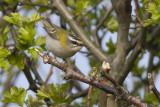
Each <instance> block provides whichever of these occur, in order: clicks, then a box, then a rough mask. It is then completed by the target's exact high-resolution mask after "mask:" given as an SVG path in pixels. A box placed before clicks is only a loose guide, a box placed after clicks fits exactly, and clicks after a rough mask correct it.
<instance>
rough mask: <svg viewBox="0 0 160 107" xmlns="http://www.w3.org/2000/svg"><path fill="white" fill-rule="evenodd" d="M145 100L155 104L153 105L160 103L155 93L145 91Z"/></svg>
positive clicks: (156, 105) (156, 106)
mask: <svg viewBox="0 0 160 107" xmlns="http://www.w3.org/2000/svg"><path fill="white" fill-rule="evenodd" d="M144 102H146V103H147V104H151V105H153V107H158V105H159V102H158V100H157V98H156V96H155V95H154V94H153V93H152V94H150V93H145V96H144Z"/></svg>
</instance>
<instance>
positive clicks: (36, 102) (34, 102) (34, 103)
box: [26, 95, 45, 107]
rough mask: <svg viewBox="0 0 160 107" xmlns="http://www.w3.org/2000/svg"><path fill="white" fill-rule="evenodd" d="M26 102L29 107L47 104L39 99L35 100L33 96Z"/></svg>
mask: <svg viewBox="0 0 160 107" xmlns="http://www.w3.org/2000/svg"><path fill="white" fill-rule="evenodd" d="M26 102H27V104H28V107H39V106H42V105H44V104H45V103H44V101H43V99H40V98H38V97H35V98H33V97H32V96H31V95H29V96H28V99H27V101H26Z"/></svg>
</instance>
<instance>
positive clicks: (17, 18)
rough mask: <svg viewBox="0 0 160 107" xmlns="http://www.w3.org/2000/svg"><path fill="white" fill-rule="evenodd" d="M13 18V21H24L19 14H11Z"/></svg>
mask: <svg viewBox="0 0 160 107" xmlns="http://www.w3.org/2000/svg"><path fill="white" fill-rule="evenodd" d="M11 16H12V18H13V19H16V20H18V21H21V20H22V17H21V15H20V14H19V13H11Z"/></svg>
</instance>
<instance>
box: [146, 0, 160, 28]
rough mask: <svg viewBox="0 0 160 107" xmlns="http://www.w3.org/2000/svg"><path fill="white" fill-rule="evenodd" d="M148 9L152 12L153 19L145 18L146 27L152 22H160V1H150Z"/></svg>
mask: <svg viewBox="0 0 160 107" xmlns="http://www.w3.org/2000/svg"><path fill="white" fill-rule="evenodd" d="M147 11H148V12H149V13H151V14H152V17H151V19H147V20H145V23H144V24H143V26H144V27H146V26H149V25H150V24H152V23H156V24H159V23H160V1H159V0H155V1H154V2H150V3H149V4H148V9H147Z"/></svg>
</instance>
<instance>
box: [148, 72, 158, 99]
mask: <svg viewBox="0 0 160 107" xmlns="http://www.w3.org/2000/svg"><path fill="white" fill-rule="evenodd" d="M148 81H149V89H150V90H152V91H153V93H154V95H155V96H156V97H157V99H158V101H159V102H160V93H159V92H158V90H157V88H156V87H155V85H154V81H153V78H152V74H151V73H148Z"/></svg>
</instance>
